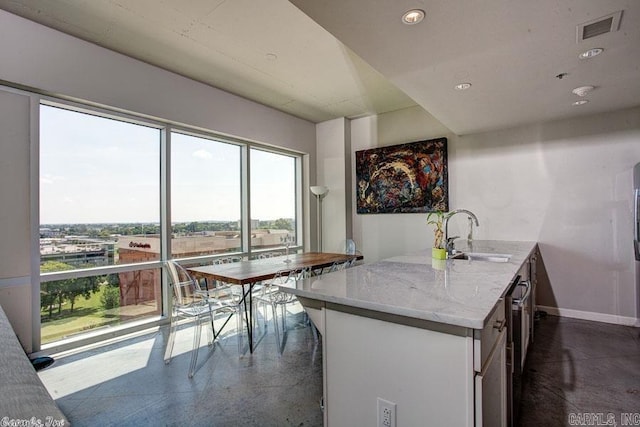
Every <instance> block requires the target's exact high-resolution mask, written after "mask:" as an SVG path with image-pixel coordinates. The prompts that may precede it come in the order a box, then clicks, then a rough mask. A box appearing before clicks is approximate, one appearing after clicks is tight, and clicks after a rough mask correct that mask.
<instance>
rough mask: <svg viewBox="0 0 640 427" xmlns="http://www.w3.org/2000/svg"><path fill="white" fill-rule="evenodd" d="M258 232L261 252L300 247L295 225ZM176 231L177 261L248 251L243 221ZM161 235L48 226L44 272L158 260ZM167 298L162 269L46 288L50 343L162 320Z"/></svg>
mask: <svg viewBox="0 0 640 427" xmlns="http://www.w3.org/2000/svg"><path fill="white" fill-rule="evenodd" d="M251 226H252V231H251V246H252V249H253V250H258V251H263V250H265V249H269V248H273V249H277V250H282V248H283V247H284V246H285V244H286V243H287V242H289V243H290V242H293V241H295V232H294V220H293V219H287V218H281V219H277V220H274V221H257V220H255V221H252V224H251ZM172 231H173V234H172V238H171V248H172V257H174V258H184V257H191V256H203V255H215V254H223V253H232V252H239V251H240V250H241V239H240V234H241V231H240V224H239V221H233V222H232V221H210V222H189V223H176V224H173V226H172ZM159 233H160V229H159V224H144V223H121V224H43V225H42V226H41V227H40V256H41V263H40V264H41V272H42V273H47V272H55V271H64V270H74V269H85V268H93V267H99V266H107V265H115V264H134V263H138V262H144V261H152V260H158V259H159V258H160V234H159ZM160 296H161V289H160V271H159V270H157V269H150V270H138V271H133V272H126V273H118V274H108V275H104V276H90V277H76V278H73V279H65V280H56V281H43V282H42V283H41V299H40V300H41V322H42V341H43V342H50V341H53V340H56V339H60V338H63V337H67V336H70V335H73V334H76V333H79V332H83V331H87V330H90V329H95V328H99V327H104V326H108V325H113V324H118V323H121V322H123V321H127V320H130V319H134V318H140V317H144V316H149V315H157V314H160V310H161V303H160Z"/></svg>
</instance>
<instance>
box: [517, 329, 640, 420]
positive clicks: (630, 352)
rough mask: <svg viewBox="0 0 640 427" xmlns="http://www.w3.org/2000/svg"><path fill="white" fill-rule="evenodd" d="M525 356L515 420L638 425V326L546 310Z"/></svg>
mask: <svg viewBox="0 0 640 427" xmlns="http://www.w3.org/2000/svg"><path fill="white" fill-rule="evenodd" d="M527 358H528V360H527V363H526V366H525V369H526V374H525V378H524V380H523V390H522V395H523V398H522V406H521V411H522V417H521V423H520V424H521V426H523V427H529V426H536V427H538V426H567V425H618V426H619V425H640V424H638V422H640V328H632V327H627V326H619V325H611V324H607V323H599V322H588V321H584V320H577V319H569V318H564V317H562V318H561V317H555V316H547V317H546V318H543V319H541V320H539V321H538V322H536V329H535V337H534V344H533V348H532V349H531V350H530V352H529V354H528V356H527ZM625 413H632V414H635V418H633V417H632V418H631V419H632V420H635V422H634V423H633V424H624V421H623V420H622V417H623V416H624V414H625ZM581 416H582V417H585V418H580V417H581ZM598 417H601V419H602V421H599V420H598ZM589 418H591V419H592V420H593V422H592V423H591V424H589V423H588V422H587V421H588V419H589ZM611 419H613V420H614V421H615V423H608V424H607V422H608V420H611Z"/></svg>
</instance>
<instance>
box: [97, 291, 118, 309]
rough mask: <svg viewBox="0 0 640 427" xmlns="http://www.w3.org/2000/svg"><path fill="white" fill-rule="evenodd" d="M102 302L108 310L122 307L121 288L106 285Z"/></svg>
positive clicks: (101, 297)
mask: <svg viewBox="0 0 640 427" xmlns="http://www.w3.org/2000/svg"><path fill="white" fill-rule="evenodd" d="M100 302H101V303H102V306H103V307H104V308H105V309H106V310H109V309H112V308H117V307H120V288H119V287H117V286H110V285H104V291H103V293H102V295H101V296H100Z"/></svg>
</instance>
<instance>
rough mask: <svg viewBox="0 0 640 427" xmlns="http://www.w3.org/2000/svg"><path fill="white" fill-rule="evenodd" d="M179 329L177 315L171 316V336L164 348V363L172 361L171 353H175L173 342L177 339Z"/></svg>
mask: <svg viewBox="0 0 640 427" xmlns="http://www.w3.org/2000/svg"><path fill="white" fill-rule="evenodd" d="M177 329H178V322H177V320H176V317H175V316H173V315H172V316H171V325H170V326H169V338H167V346H166V348H165V350H164V363H165V364H169V362H171V353H173V344H174V343H175V340H176V330H177Z"/></svg>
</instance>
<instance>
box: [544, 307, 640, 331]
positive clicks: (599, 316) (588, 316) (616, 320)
mask: <svg viewBox="0 0 640 427" xmlns="http://www.w3.org/2000/svg"><path fill="white" fill-rule="evenodd" d="M537 309H538V310H542V311H546V312H547V313H549V314H551V315H553V316H560V317H570V318H572V319H581V320H592V321H594V322H603V323H613V324H615V325H624V326H635V327H640V319H636V318H635V317H627V316H617V315H615V314H605V313H596V312H593V311H581V310H572V309H570V308H558V307H548V306H544V305H539V306H537Z"/></svg>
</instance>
